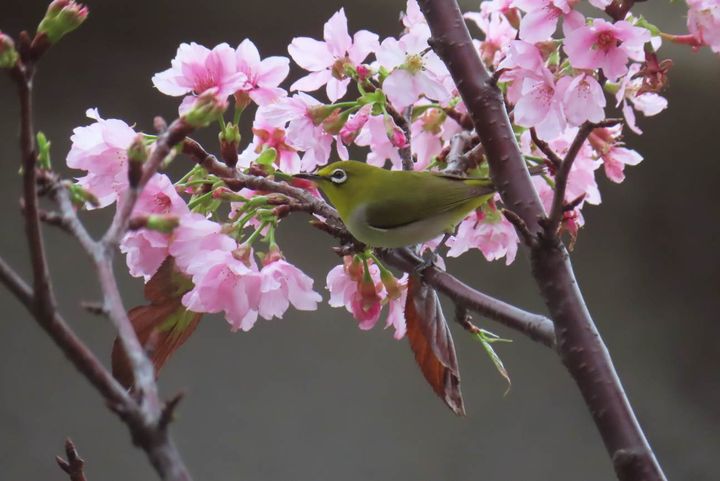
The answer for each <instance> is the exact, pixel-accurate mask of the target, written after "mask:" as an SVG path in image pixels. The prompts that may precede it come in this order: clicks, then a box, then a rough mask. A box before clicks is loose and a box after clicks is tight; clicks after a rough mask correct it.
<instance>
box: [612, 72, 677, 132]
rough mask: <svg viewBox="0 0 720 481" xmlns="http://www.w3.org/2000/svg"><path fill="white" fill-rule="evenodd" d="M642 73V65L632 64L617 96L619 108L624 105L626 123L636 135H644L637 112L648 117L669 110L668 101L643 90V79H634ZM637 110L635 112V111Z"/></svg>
mask: <svg viewBox="0 0 720 481" xmlns="http://www.w3.org/2000/svg"><path fill="white" fill-rule="evenodd" d="M639 71H640V64H636V63H634V64H632V65H630V68H629V69H628V73H627V75H625V77H623V80H622V82H621V83H620V87H619V88H618V91H617V93H616V94H615V99H616V100H617V106H620V105H621V104H622V111H623V115H624V116H625V122H626V123H627V126H628V128H629V129H630V130H632V131H633V132H635V133H636V134H638V135H639V134H642V130H640V128H639V127H638V126H637V122H636V120H635V110H638V111H640V112H642V113H643V115H645V116H647V117H651V116H653V115H657V114H659V113H660V112H662V111H663V110H665V108H667V105H668V102H667V99H665V98H664V97H662V96H661V95H659V94H657V93H655V92H650V91H644V90H643V79H642V78H634V77H635V75H636V74H637V73H638V72H639ZM633 109H635V110H633Z"/></svg>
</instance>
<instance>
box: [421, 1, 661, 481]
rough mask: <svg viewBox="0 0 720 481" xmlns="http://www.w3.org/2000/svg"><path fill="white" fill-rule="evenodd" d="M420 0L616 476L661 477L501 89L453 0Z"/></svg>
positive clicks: (625, 480) (631, 479) (627, 480)
mask: <svg viewBox="0 0 720 481" xmlns="http://www.w3.org/2000/svg"><path fill="white" fill-rule="evenodd" d="M419 3H420V8H421V9H422V11H423V14H424V15H425V18H426V19H427V21H428V24H429V26H430V30H431V32H432V39H431V41H432V43H431V45H432V46H433V48H434V50H435V51H436V53H437V54H438V55H439V56H440V58H441V59H442V60H443V61H444V62H445V64H446V65H447V67H448V70H449V71H450V74H451V75H452V77H453V79H454V80H455V84H456V85H457V86H458V90H459V91H460V94H461V96H462V98H463V101H464V102H465V105H466V106H467V108H468V110H469V111H470V113H471V116H472V119H473V123H474V125H475V129H476V131H477V133H478V135H479V137H480V140H481V142H482V144H483V146H484V147H485V149H486V155H487V158H488V162H489V164H490V174H491V177H492V179H493V182H494V184H495V185H496V186H497V187H498V188H499V193H500V196H501V197H502V200H503V202H504V203H505V205H506V206H507V207H508V208H509V209H511V210H512V211H513V212H514V213H516V214H517V215H518V217H519V218H520V219H522V221H523V222H524V223H525V224H526V225H527V227H528V230H529V232H530V233H531V234H532V235H534V236H536V237H538V238H539V240H540V242H537V243H536V244H535V245H533V246H532V247H531V249H530V256H531V262H532V273H533V276H534V278H535V280H536V282H537V284H538V286H539V287H540V291H541V293H542V295H543V298H544V300H545V304H546V305H547V307H548V309H549V311H550V314H551V318H552V319H553V321H554V322H555V333H556V336H557V350H558V353H559V355H560V358H561V359H562V362H563V363H564V365H565V366H566V367H567V369H568V371H569V372H570V374H571V376H572V377H573V379H574V380H575V382H576V384H577V386H578V388H579V389H580V392H581V393H582V395H583V398H584V400H585V403H586V405H587V407H588V409H589V410H590V413H591V414H592V416H593V419H594V421H595V424H596V426H597V428H598V430H599V431H600V434H601V436H602V438H603V441H604V443H605V446H606V448H607V451H608V453H609V455H610V457H611V459H612V462H613V466H614V468H615V472H616V474H617V476H618V478H619V479H620V480H622V481H640V480H642V481H661V480H665V475H664V473H663V472H662V469H661V468H660V465H659V464H658V462H657V460H656V459H655V455H654V454H653V452H652V449H651V448H650V445H649V444H648V442H647V440H646V438H645V435H644V433H643V431H642V429H641V427H640V425H639V423H638V421H637V419H636V417H635V414H634V412H633V410H632V407H631V406H630V402H629V401H628V398H627V396H626V395H625V392H624V390H623V387H622V384H621V382H620V380H619V378H618V376H617V373H616V371H615V368H614V366H613V364H612V360H611V359H610V355H609V353H608V351H607V348H606V347H605V345H604V343H603V341H602V338H601V337H600V334H599V333H598V331H597V328H596V327H595V324H594V323H593V320H592V318H591V317H590V313H589V311H588V309H587V307H586V305H585V301H584V299H583V296H582V294H581V292H580V289H579V287H578V284H577V281H576V280H575V276H574V273H573V270H572V265H571V263H570V259H569V256H568V253H567V250H566V249H565V247H564V246H563V244H562V242H561V241H560V239H559V238H558V237H557V236H556V235H551V236H547V235H543V232H542V231H543V228H542V225H541V219H543V218H544V212H543V209H542V207H541V204H540V201H539V199H538V195H537V192H536V191H535V189H534V187H533V185H532V183H531V181H530V175H529V173H528V170H527V168H526V166H525V162H524V161H523V159H522V155H521V152H520V149H519V148H518V145H517V141H516V139H515V135H514V134H513V131H512V128H511V124H510V120H509V119H508V116H507V113H506V109H505V105H504V101H503V98H502V95H501V93H500V90H499V89H498V88H497V87H496V86H495V85H494V84H493V82H492V78H491V77H490V75H489V73H488V71H487V69H486V68H485V66H484V65H483V64H482V62H481V60H480V58H479V56H478V53H477V52H476V50H475V48H474V47H473V44H472V42H471V39H470V34H469V32H468V30H467V27H466V26H465V22H464V20H463V17H462V13H461V12H460V8H459V6H458V5H457V2H455V1H450V0H420V2H419Z"/></svg>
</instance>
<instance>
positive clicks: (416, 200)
mask: <svg viewBox="0 0 720 481" xmlns="http://www.w3.org/2000/svg"><path fill="white" fill-rule="evenodd" d="M343 174H344V176H345V178H344V180H342V181H340V180H341V179H342V177H343ZM333 176H334V177H333ZM300 177H305V178H309V179H312V180H313V181H315V183H316V184H317V186H318V188H319V189H320V190H321V191H322V192H323V194H325V196H327V198H328V200H329V201H330V202H331V203H332V204H333V205H334V206H335V208H336V209H337V211H338V213H339V214H340V217H341V218H342V220H343V222H344V223H345V225H346V226H347V228H348V230H349V231H350V233H351V234H353V236H355V237H356V238H357V239H358V240H360V241H362V242H364V243H365V244H367V245H369V246H372V247H401V246H406V245H412V244H419V243H421V242H425V241H428V240H430V239H432V238H434V237H437V236H438V235H440V234H442V233H444V232H451V231H452V230H453V229H454V228H455V226H456V225H457V224H458V223H459V222H460V221H461V220H462V219H463V218H464V217H465V216H466V215H467V214H468V213H469V212H471V211H473V210H475V209H477V208H478V207H480V206H481V205H483V204H484V203H485V202H487V201H488V199H490V198H491V197H492V195H493V190H492V188H491V187H490V186H489V185H490V183H489V181H487V180H482V179H465V178H460V177H453V176H447V175H442V174H435V173H431V172H405V171H390V170H385V169H381V168H378V167H373V166H371V165H368V164H365V163H363V162H357V161H352V160H346V161H341V162H335V163H332V164H330V165H328V166H326V167H324V168H322V169H321V170H320V171H319V172H318V173H317V174H315V175H301V176H300Z"/></svg>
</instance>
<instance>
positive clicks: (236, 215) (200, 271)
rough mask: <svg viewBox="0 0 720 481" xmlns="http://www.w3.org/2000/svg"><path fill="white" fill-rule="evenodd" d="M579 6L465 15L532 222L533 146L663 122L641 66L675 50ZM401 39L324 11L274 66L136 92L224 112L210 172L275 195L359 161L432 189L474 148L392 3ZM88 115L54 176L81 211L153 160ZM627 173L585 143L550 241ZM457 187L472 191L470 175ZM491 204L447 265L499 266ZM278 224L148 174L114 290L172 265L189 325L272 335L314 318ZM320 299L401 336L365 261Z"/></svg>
mask: <svg viewBox="0 0 720 481" xmlns="http://www.w3.org/2000/svg"><path fill="white" fill-rule="evenodd" d="M583 3H584V2H581V1H580V0H488V1H484V2H482V3H481V4H480V8H479V9H478V11H473V12H468V13H466V15H465V18H466V20H467V21H468V23H469V24H470V25H471V26H473V27H474V28H476V29H477V31H478V32H479V33H480V34H481V35H480V37H481V38H482V40H474V45H475V46H476V48H477V52H478V54H479V55H480V58H481V59H482V61H483V62H484V63H485V65H486V67H487V68H488V69H489V70H490V71H492V72H494V77H495V78H496V79H497V81H498V85H499V87H500V88H501V89H502V91H503V94H504V96H505V99H506V103H507V106H508V111H509V113H510V115H511V119H512V121H513V124H514V126H515V132H516V133H517V140H518V142H519V145H520V146H521V150H522V153H523V154H524V155H525V159H526V161H527V164H528V167H535V170H537V168H538V167H542V169H541V170H542V172H541V173H540V175H535V176H534V177H533V182H534V185H535V187H536V189H537V192H538V195H539V197H540V199H541V200H542V202H543V204H544V206H545V208H546V210H549V208H550V205H551V204H552V201H553V196H554V193H555V190H554V187H555V174H556V166H555V165H553V163H552V162H551V159H548V158H547V156H546V151H544V150H543V148H542V147H541V145H539V144H544V145H546V146H548V147H549V148H550V149H552V150H553V151H554V152H555V153H556V154H557V156H559V157H560V158H562V157H563V156H564V155H565V153H566V152H567V150H568V148H569V146H570V144H571V143H572V141H573V139H574V138H575V135H576V133H577V131H578V129H579V127H580V126H582V125H584V124H585V123H587V122H591V123H598V122H600V121H602V120H603V119H605V118H607V117H608V114H609V113H612V112H613V111H615V110H616V111H617V112H621V113H622V115H623V116H624V120H625V122H624V123H625V125H626V126H627V127H628V129H629V130H630V131H632V132H634V133H636V134H640V133H642V131H641V129H640V125H639V124H640V123H641V122H638V118H637V114H638V113H640V114H641V115H642V116H644V117H649V116H653V115H656V114H658V113H660V112H661V111H662V110H664V109H665V108H666V107H667V100H666V99H665V98H664V97H663V96H662V95H661V92H662V89H663V87H664V86H665V85H666V82H667V65H666V64H665V63H664V62H662V61H660V60H658V53H657V52H658V50H659V48H660V47H661V44H662V42H663V40H664V39H665V40H670V41H680V40H678V39H680V38H681V37H682V38H685V37H683V36H672V35H668V34H665V33H663V32H661V31H660V29H659V28H658V27H656V26H654V25H652V24H650V23H649V22H648V21H647V20H646V19H644V18H642V17H636V16H633V15H632V14H628V15H627V17H626V18H624V19H619V20H613V19H611V18H609V17H606V16H604V13H603V10H604V9H605V8H606V7H608V5H609V4H610V3H611V1H610V0H588V3H589V5H587V7H589V9H588V8H585V9H584V10H583V11H592V12H593V13H594V15H592V16H585V15H583V14H582V13H581V12H580V10H578V7H580V6H582V4H583ZM687 3H688V7H689V14H688V29H689V36H688V37H687V38H690V39H692V41H691V42H688V41H687V39H686V40H684V42H685V43H691V44H692V45H693V46H695V47H697V46H699V45H708V46H709V47H710V48H711V49H712V50H713V51H714V52H720V2H719V1H718V0H688V1H687ZM401 21H402V26H401V28H402V33H401V34H400V35H399V36H397V37H388V38H384V39H381V38H380V37H379V36H378V35H377V34H375V33H372V32H370V31H368V30H358V31H356V32H354V33H352V34H351V32H350V31H349V30H348V22H347V18H346V15H345V11H344V9H340V10H339V11H337V12H335V13H334V14H333V15H332V16H331V17H330V19H329V20H328V21H327V22H326V23H325V26H324V30H323V35H322V39H315V38H310V37H300V38H294V39H293V40H292V41H291V43H290V44H289V46H288V54H289V58H288V57H285V56H271V57H266V58H262V57H261V55H260V53H259V51H258V49H257V47H256V46H255V45H254V44H253V42H252V41H251V40H249V39H246V40H243V41H242V42H241V43H240V44H239V45H238V46H237V47H236V48H233V47H232V46H230V45H228V44H226V43H223V44H220V45H217V46H215V47H213V48H207V47H205V46H202V45H198V44H196V43H189V44H182V45H180V47H179V48H178V50H177V54H176V56H175V58H174V59H173V60H172V62H171V65H170V68H168V69H167V70H165V71H162V72H160V73H157V74H156V75H155V76H153V78H152V82H153V84H154V86H155V87H156V88H157V89H158V90H159V91H160V92H162V93H164V94H167V95H170V96H176V97H182V100H181V101H180V103H179V106H178V110H179V112H180V114H181V115H188V112H191V111H192V109H194V108H197V105H198V101H199V100H201V99H204V98H207V97H208V96H211V97H212V98H214V99H216V100H217V102H216V104H215V105H216V106H220V109H219V110H224V109H226V108H229V107H228V106H232V109H233V110H234V113H233V115H232V121H227V120H226V119H225V113H224V112H217V111H212V112H211V114H212V115H215V116H216V117H217V121H218V125H219V127H220V131H221V135H220V139H221V144H222V145H221V147H222V148H221V150H223V152H224V153H226V152H227V148H226V147H227V146H228V145H231V146H232V150H234V153H233V152H231V155H230V156H228V155H223V159H224V160H225V161H226V163H227V164H228V165H230V166H232V167H235V168H237V169H239V170H241V171H246V172H248V171H249V172H262V175H275V176H276V178H278V176H280V177H279V178H281V179H287V178H288V177H287V174H295V173H298V172H302V171H305V172H309V171H313V170H315V169H316V168H318V167H319V166H323V165H325V164H327V163H328V162H330V161H331V159H332V158H333V157H334V156H335V155H337V157H338V158H340V159H347V158H348V156H349V154H348V149H349V148H350V147H359V148H361V149H363V151H364V152H365V154H364V156H365V159H363V160H364V161H366V162H368V163H370V164H372V165H376V166H384V167H387V168H391V169H401V168H403V160H405V161H406V162H405V164H406V165H407V160H408V159H409V160H411V161H412V166H413V168H414V169H415V170H431V171H442V169H443V168H444V167H445V166H446V163H447V160H448V159H447V156H448V150H449V144H450V142H451V140H452V139H453V138H454V137H455V136H456V135H457V134H459V133H461V132H463V131H468V130H470V131H471V130H472V128H471V125H470V124H469V120H468V119H469V117H468V113H467V108H466V106H465V105H464V103H463V101H462V98H461V97H460V95H459V93H458V90H457V88H456V86H455V84H454V82H453V80H452V78H451V76H450V74H449V72H448V70H447V68H446V67H445V65H444V64H443V62H442V61H441V60H440V58H439V57H438V56H437V55H436V54H435V53H434V52H433V50H432V48H430V36H431V33H430V29H429V27H428V25H427V23H426V21H425V18H424V17H423V15H422V14H421V12H420V9H419V7H418V5H417V3H416V1H415V0H408V2H407V6H406V9H405V12H404V13H403V15H402V17H401ZM291 59H292V61H293V62H294V63H295V64H297V65H298V66H299V67H300V68H301V69H303V70H304V71H305V72H306V74H304V75H303V76H302V77H300V78H298V79H296V80H295V81H294V82H293V83H291V84H290V85H289V87H288V88H287V89H286V88H284V87H281V84H283V82H284V81H285V80H286V77H287V76H288V73H289V70H290V60H291ZM325 98H326V100H325ZM251 110H252V111H253V115H254V116H253V118H252V139H251V141H250V142H249V143H248V144H247V145H245V146H238V145H236V144H237V142H239V139H240V135H239V130H238V129H239V127H238V126H239V121H240V119H241V116H242V115H245V114H246V112H248V111H251ZM216 114H219V115H216ZM89 115H90V117H91V118H92V119H93V120H94V121H95V122H94V123H92V124H91V125H89V126H85V127H79V128H77V129H76V130H75V132H74V135H73V137H72V142H73V146H72V150H71V152H70V154H69V155H68V158H67V163H68V165H69V166H70V167H72V168H76V169H81V170H84V171H86V172H87V174H86V175H85V176H84V177H81V178H79V179H78V185H79V187H81V188H83V189H85V190H86V191H87V192H88V193H89V194H90V195H91V196H92V197H93V198H94V199H95V202H94V206H95V207H104V206H107V205H110V204H112V203H113V202H118V203H122V202H123V201H124V197H125V193H126V192H127V189H128V177H127V169H128V166H127V164H128V156H127V151H128V148H129V147H130V145H131V144H133V142H138V139H140V141H141V142H143V144H144V145H145V146H146V147H147V148H148V149H152V148H153V143H154V140H155V137H154V136H152V135H147V134H138V133H137V132H135V131H134V129H133V128H132V127H130V126H129V125H128V124H127V123H125V122H123V121H121V120H115V119H102V118H101V117H100V116H99V114H98V113H97V111H90V112H89ZM233 132H235V134H233ZM238 147H239V148H238ZM228 157H230V158H228ZM235 157H236V158H235ZM640 161H642V156H641V155H640V154H639V153H637V152H635V151H634V150H632V149H631V148H629V147H627V146H626V145H625V144H624V142H623V126H622V125H615V126H611V127H599V128H595V129H594V130H593V131H592V133H591V134H590V135H589V137H588V139H587V141H586V142H585V143H584V144H583V145H582V147H581V148H580V151H579V153H578V155H577V157H576V159H575V162H574V163H573V166H572V169H571V171H570V174H569V178H568V186H567V189H566V193H565V195H566V198H565V201H566V202H568V205H570V206H571V207H572V209H570V210H568V211H567V212H566V213H565V215H564V219H563V223H562V228H563V229H564V230H565V231H567V232H569V233H570V234H571V236H573V238H574V237H575V236H576V235H577V232H578V229H579V227H581V226H582V225H583V223H584V219H583V216H582V209H583V208H584V206H585V205H587V204H593V205H596V204H599V203H600V202H601V194H600V189H599V185H598V178H597V173H598V171H599V170H600V168H601V167H602V170H603V171H604V175H605V177H606V178H607V179H609V180H610V181H612V182H615V183H620V182H623V181H624V180H625V176H626V172H625V170H626V166H634V165H637V164H638V163H639V162H640ZM467 174H468V175H471V176H483V177H486V176H487V175H488V166H487V162H486V161H485V159H484V158H483V159H480V160H479V161H478V162H477V165H475V166H472V167H471V168H469V169H468V172H467ZM283 175H285V177H282V176H283ZM500 204H501V200H500V198H499V196H497V197H496V198H495V199H493V200H492V201H491V202H489V203H488V204H487V205H485V206H483V207H482V208H481V209H479V210H478V211H476V212H472V213H471V214H469V215H468V216H467V218H465V219H464V220H463V221H462V222H461V223H460V224H459V226H458V228H457V230H456V232H455V233H454V235H453V236H451V237H450V238H449V239H448V241H447V247H448V251H447V255H448V256H451V257H457V256H460V255H462V254H464V253H465V252H467V251H469V250H473V249H476V250H478V251H479V252H480V253H481V254H482V255H483V256H484V257H485V258H486V259H487V260H496V259H501V258H504V259H505V262H506V263H508V264H509V263H511V262H512V261H513V260H514V258H515V256H516V253H517V249H518V242H519V239H518V236H517V234H516V232H515V230H514V228H513V226H512V225H511V224H510V223H509V222H508V221H507V220H506V219H505V217H504V216H503V215H501V214H500ZM223 205H227V206H229V209H222V208H221V207H222V206H223ZM88 207H92V206H90V205H88ZM227 211H229V214H227V213H226V212H227ZM285 213H286V212H285V211H282V209H279V208H278V207H277V206H276V204H275V203H273V198H272V194H270V193H266V192H256V191H250V190H247V189H244V190H241V191H240V192H235V191H232V190H230V189H229V188H228V186H226V185H225V184H224V183H223V181H222V179H219V178H217V177H215V176H214V175H213V174H212V173H209V172H207V171H205V170H204V169H202V168H201V167H199V166H197V167H195V168H193V169H192V170H191V171H190V172H188V174H187V175H186V176H185V177H183V178H182V179H180V180H178V181H177V182H175V183H173V182H172V181H171V180H170V179H169V178H168V177H167V176H166V175H164V174H156V175H155V176H154V177H153V178H152V179H150V181H149V183H148V185H147V186H146V187H145V189H144V190H143V191H142V194H141V197H140V200H139V202H138V203H137V205H136V207H135V211H134V212H133V215H134V216H135V217H137V218H141V219H144V220H145V224H143V225H141V228H139V229H138V230H134V231H131V232H130V233H128V234H127V236H126V237H125V239H123V242H122V246H121V248H122V250H123V252H125V253H126V255H127V256H126V259H127V264H128V268H129V271H130V273H131V274H132V275H134V276H137V277H143V278H144V279H145V280H146V281H147V280H148V279H150V278H151V277H152V276H153V274H154V273H155V272H156V271H157V270H158V268H159V266H160V265H161V264H162V263H163V262H164V261H165V260H166V259H167V258H168V257H172V258H173V259H174V262H175V265H176V268H177V269H178V270H179V271H180V272H181V273H182V274H184V275H185V276H186V277H187V278H188V279H190V280H191V281H192V285H193V287H192V289H191V290H190V291H189V292H187V293H186V294H185V295H184V296H183V299H182V302H183V304H184V305H185V306H186V307H187V309H189V310H192V311H195V312H208V313H214V312H222V313H224V315H225V317H226V318H227V320H228V322H229V323H230V324H231V326H232V327H233V329H242V330H248V329H250V328H251V327H252V326H253V324H254V323H255V321H256V319H257V318H258V316H259V317H262V318H265V319H270V318H272V317H282V315H283V314H284V312H285V311H286V310H287V309H288V307H289V306H290V305H292V306H294V307H295V308H297V309H303V310H312V309H315V308H316V306H317V303H318V302H320V300H321V296H320V295H319V294H318V293H317V292H315V291H314V290H313V288H312V286H313V281H312V279H310V278H309V277H308V276H307V275H306V274H304V273H303V272H302V271H301V270H300V269H299V268H298V267H296V266H294V265H293V264H290V263H289V262H287V261H286V260H285V259H284V258H283V255H282V253H281V251H280V248H279V246H278V244H277V242H276V240H275V231H276V229H277V228H278V224H279V221H280V219H281V218H282V217H283V216H284V215H285ZM163 221H165V222H164V223H163ZM261 244H264V245H265V247H264V249H259V248H258V246H259V245H261ZM258 261H260V263H258ZM327 288H328V290H329V291H330V300H329V303H330V305H331V306H335V307H343V306H344V307H345V308H346V309H347V310H348V312H350V313H351V314H352V315H353V316H354V317H355V318H356V319H357V320H358V321H359V325H360V327H361V328H362V329H369V328H371V327H373V326H374V325H375V324H376V323H377V322H378V320H379V318H380V316H381V312H382V310H383V309H382V308H383V306H384V305H385V304H387V305H388V309H387V310H388V314H387V325H388V326H392V327H394V331H395V337H397V338H401V337H402V336H403V335H404V333H405V320H404V314H403V305H404V297H405V289H406V282H405V280H404V278H403V279H396V278H395V277H394V276H393V275H392V274H391V273H390V272H389V271H387V269H385V268H384V266H382V264H380V263H379V261H377V259H375V258H373V257H372V254H363V255H359V256H355V257H352V256H350V257H346V258H345V260H344V262H343V264H341V265H338V266H337V267H335V268H334V269H332V270H331V271H330V273H329V274H328V276H327Z"/></svg>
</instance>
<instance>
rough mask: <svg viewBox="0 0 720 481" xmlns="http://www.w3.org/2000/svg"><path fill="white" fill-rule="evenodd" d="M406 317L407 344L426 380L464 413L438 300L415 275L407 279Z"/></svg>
mask: <svg viewBox="0 0 720 481" xmlns="http://www.w3.org/2000/svg"><path fill="white" fill-rule="evenodd" d="M405 320H406V322H407V336H408V340H409V341H410V347H411V348H412V350H413V352H414V353H415V360H416V361H417V363H418V365H419V366H420V369H421V370H422V373H423V375H424V376H425V379H427V381H428V382H429V383H430V385H431V386H432V388H433V390H434V391H435V393H436V394H437V395H438V396H440V399H442V400H443V401H444V402H445V404H447V406H448V407H449V408H450V409H452V411H453V412H454V413H455V414H457V415H460V416H463V415H465V406H464V404H463V398H462V393H461V392H460V371H459V368H458V362H457V356H456V354H455V345H454V344H453V340H452V336H451V334H450V329H449V328H448V325H447V321H446V320H445V316H444V315H443V312H442V308H441V307H440V300H439V299H438V296H437V293H436V292H435V290H434V289H432V288H431V287H429V286H427V285H425V284H423V283H422V282H421V281H420V279H419V278H418V277H417V276H410V279H409V280H408V295H407V302H406V304H405Z"/></svg>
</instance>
